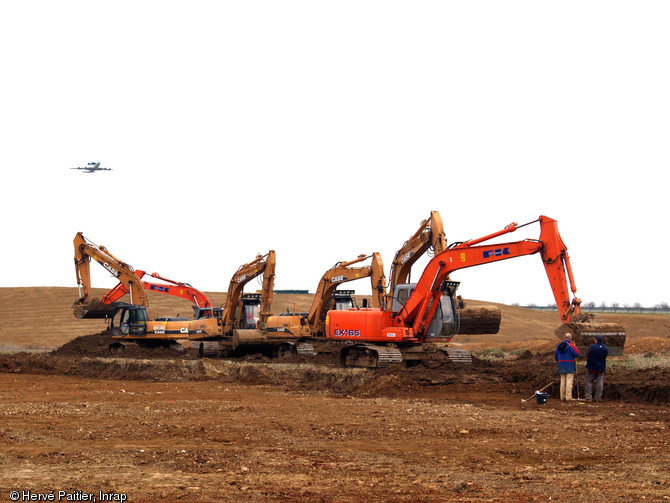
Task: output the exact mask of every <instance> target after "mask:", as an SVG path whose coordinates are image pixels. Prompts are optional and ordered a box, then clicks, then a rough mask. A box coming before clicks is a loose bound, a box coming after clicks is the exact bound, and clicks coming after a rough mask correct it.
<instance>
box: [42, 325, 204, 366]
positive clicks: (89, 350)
mask: <svg viewBox="0 0 670 503" xmlns="http://www.w3.org/2000/svg"><path fill="white" fill-rule="evenodd" d="M118 342H119V340H118V339H113V338H112V336H111V335H110V334H109V332H108V331H103V332H100V333H97V334H91V335H82V336H79V337H76V338H75V339H73V340H71V341H69V342H67V343H65V344H63V345H62V346H61V347H59V348H58V349H55V350H53V351H51V354H52V355H54V356H62V357H84V356H89V357H103V358H104V357H109V356H111V351H110V349H109V348H110V344H112V343H118ZM124 346H125V349H123V352H122V354H120V355H119V356H122V357H124V358H141V359H148V360H156V359H169V358H178V359H194V358H197V352H196V351H194V350H192V349H191V348H184V349H183V350H180V349H175V348H173V347H170V346H168V345H159V346H151V347H143V346H140V345H138V344H137V343H134V342H131V341H127V342H124Z"/></svg>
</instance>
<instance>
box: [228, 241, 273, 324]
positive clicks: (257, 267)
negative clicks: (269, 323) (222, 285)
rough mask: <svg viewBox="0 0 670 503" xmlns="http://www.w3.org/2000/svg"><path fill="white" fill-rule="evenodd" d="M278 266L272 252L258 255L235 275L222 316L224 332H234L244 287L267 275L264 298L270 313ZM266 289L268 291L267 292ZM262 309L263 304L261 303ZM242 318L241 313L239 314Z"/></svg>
mask: <svg viewBox="0 0 670 503" xmlns="http://www.w3.org/2000/svg"><path fill="white" fill-rule="evenodd" d="M275 264H276V258H275V252H274V250H270V251H269V252H268V253H266V254H265V255H257V256H256V258H255V259H254V260H252V261H251V262H249V263H248V264H244V265H242V266H240V268H239V269H238V270H237V271H236V272H235V274H233V277H232V278H231V279H230V285H229V286H228V293H227V295H226V305H225V309H224V311H223V315H222V316H221V324H222V325H223V326H224V332H227V331H229V330H232V329H233V328H234V326H235V324H236V323H237V322H238V320H237V319H236V312H237V305H238V303H239V300H240V298H241V297H242V292H243V291H244V285H246V284H247V283H249V281H251V280H252V279H254V278H256V277H257V276H260V275H261V274H264V273H265V278H264V280H263V294H264V295H263V296H262V298H263V297H264V298H265V309H264V310H265V311H266V312H268V311H269V306H270V303H271V302H272V288H273V287H274V268H275ZM268 266H270V269H271V274H267V269H268ZM266 288H267V289H268V291H266ZM261 309H263V308H262V302H261ZM238 315H240V316H241V313H238Z"/></svg>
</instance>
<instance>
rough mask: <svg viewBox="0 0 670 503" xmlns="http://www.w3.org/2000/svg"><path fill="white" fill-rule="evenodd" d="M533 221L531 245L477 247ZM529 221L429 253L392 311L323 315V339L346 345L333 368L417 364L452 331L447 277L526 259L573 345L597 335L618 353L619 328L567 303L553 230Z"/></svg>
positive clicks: (571, 288) (568, 280)
mask: <svg viewBox="0 0 670 503" xmlns="http://www.w3.org/2000/svg"><path fill="white" fill-rule="evenodd" d="M535 222H539V223H540V229H541V230H540V238H539V239H537V240H533V239H526V240H522V241H516V242H508V243H498V244H491V245H485V244H481V243H485V242H486V241H489V240H491V239H494V238H496V237H499V236H502V235H504V234H509V233H511V232H514V231H516V230H517V229H519V228H521V227H524V226H525V225H529V224H530V223H535ZM530 223H529V224H524V225H521V226H520V225H518V224H516V223H512V224H510V225H508V226H507V227H505V228H504V229H503V230H501V231H498V232H495V233H492V234H489V235H487V236H484V237H482V238H479V239H473V240H470V241H465V242H462V243H455V244H453V245H451V246H450V247H449V248H447V249H446V250H444V251H442V252H440V253H437V254H435V256H434V257H433V258H432V259H431V260H430V262H429V263H428V265H427V266H426V268H425V269H424V271H423V273H422V274H421V277H420V278H419V280H418V282H417V283H416V285H414V286H413V287H412V288H410V289H408V290H405V291H404V292H398V295H397V296H396V297H397V298H396V302H394V305H393V308H392V309H361V310H358V311H329V312H328V315H327V322H326V337H327V338H328V339H330V340H333V341H342V342H348V344H345V345H343V347H342V348H341V351H340V361H341V363H342V364H343V365H346V366H362V367H380V366H386V365H389V364H392V363H398V362H401V361H403V359H405V360H406V361H411V360H412V359H420V358H421V353H422V345H423V343H425V342H448V341H450V340H451V338H452V337H453V335H454V334H455V333H457V332H458V327H457V325H456V322H455V317H454V316H453V313H454V311H455V306H454V294H455V290H456V289H457V288H458V284H459V283H458V282H455V281H450V280H449V275H450V274H451V273H452V272H454V271H457V270H459V269H464V268H468V267H475V266H480V265H484V264H489V263H494V262H499V261H501V260H506V259H510V258H516V257H521V256H525V255H533V254H539V255H540V257H541V258H542V263H543V265H544V268H545V271H546V274H547V277H548V279H549V284H550V286H551V289H552V291H553V294H554V298H555V300H556V305H557V307H558V311H559V313H560V316H561V320H562V321H563V323H564V324H567V327H568V330H569V331H570V332H571V333H572V334H573V336H574V338H573V340H574V341H575V342H576V344H577V345H578V346H581V347H584V346H586V345H588V343H590V342H591V340H592V339H593V337H594V336H595V335H602V336H603V341H604V342H605V344H606V345H607V346H609V347H610V354H613V355H616V354H621V353H622V352H623V347H624V344H625V339H626V333H625V330H624V329H623V327H622V326H620V325H617V324H613V323H600V324H596V323H593V322H592V320H591V319H590V317H589V316H588V315H584V314H582V312H581V308H580V304H581V300H579V299H578V298H576V297H572V298H571V293H572V295H575V294H576V292H577V288H576V286H575V282H574V278H573V275H572V268H571V266H570V259H569V257H568V253H567V247H566V246H565V244H564V243H563V240H562V239H561V236H560V234H559V232H558V225H557V222H556V220H554V219H552V218H549V217H546V216H540V217H539V219H538V220H536V221H534V222H530ZM400 293H404V295H400ZM438 307H439V312H440V313H441V316H440V317H439V319H438V317H436V316H435V314H436V312H438ZM436 325H437V326H436ZM565 326H566V325H564V326H563V327H559V329H557V331H556V333H557V335H559V336H560V334H561V333H565V331H566V328H565Z"/></svg>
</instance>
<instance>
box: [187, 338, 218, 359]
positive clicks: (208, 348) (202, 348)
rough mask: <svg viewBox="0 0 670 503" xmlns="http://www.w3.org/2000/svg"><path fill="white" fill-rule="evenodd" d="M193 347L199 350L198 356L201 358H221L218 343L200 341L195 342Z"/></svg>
mask: <svg viewBox="0 0 670 503" xmlns="http://www.w3.org/2000/svg"><path fill="white" fill-rule="evenodd" d="M192 347H194V348H196V349H197V350H198V356H200V357H201V358H214V357H217V356H219V342H218V341H198V342H194V343H193V344H192Z"/></svg>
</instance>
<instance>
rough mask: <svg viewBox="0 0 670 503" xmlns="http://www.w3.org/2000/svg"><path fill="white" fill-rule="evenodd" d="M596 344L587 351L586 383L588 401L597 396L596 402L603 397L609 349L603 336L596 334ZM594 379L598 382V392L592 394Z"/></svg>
mask: <svg viewBox="0 0 670 503" xmlns="http://www.w3.org/2000/svg"><path fill="white" fill-rule="evenodd" d="M594 341H595V344H591V345H590V346H589V349H588V350H587V352H586V370H587V372H586V384H585V385H584V388H585V392H586V401H587V402H590V401H591V399H592V398H595V401H596V402H599V401H600V400H602V399H603V384H604V381H605V366H606V363H605V360H606V359H607V353H609V349H607V346H605V345H604V344H603V336H602V335H596V336H595V339H594ZM593 381H595V382H596V394H595V397H594V396H593V395H592V393H591V391H592V390H593Z"/></svg>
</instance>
